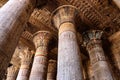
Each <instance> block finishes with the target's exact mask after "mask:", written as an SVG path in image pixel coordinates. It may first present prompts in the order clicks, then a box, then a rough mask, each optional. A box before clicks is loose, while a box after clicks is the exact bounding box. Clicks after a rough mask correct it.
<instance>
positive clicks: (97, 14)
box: [0, 0, 120, 56]
mask: <svg viewBox="0 0 120 80" xmlns="http://www.w3.org/2000/svg"><path fill="white" fill-rule="evenodd" d="M5 2H7V0H1V1H0V6H2V5H3V4H4V3H5ZM64 4H69V5H73V6H76V7H77V8H78V9H79V15H78V18H77V19H76V24H77V26H78V27H77V30H78V36H79V39H78V41H79V44H81V42H82V39H81V35H80V33H83V32H84V31H86V30H88V29H101V30H104V32H105V37H106V38H107V37H109V36H110V35H112V34H113V33H115V32H117V31H118V30H119V29H120V28H119V26H120V10H119V9H118V7H117V6H116V5H115V4H114V3H113V2H112V0H48V1H47V3H46V4H45V5H44V6H43V7H38V8H36V9H35V10H34V11H33V13H32V15H31V17H30V19H29V21H28V22H27V23H26V25H25V26H26V29H25V30H24V32H23V34H22V36H21V39H20V40H21V41H22V42H23V43H24V44H26V45H27V46H29V47H30V48H32V49H34V45H33V43H32V34H34V33H35V32H36V31H39V30H50V31H51V32H52V33H53V35H54V36H55V38H57V35H58V30H57V29H56V28H54V26H53V25H51V22H50V20H51V19H50V16H51V14H52V11H53V10H55V9H56V8H57V7H58V6H60V5H64ZM56 40H57V39H56ZM51 44H52V43H51ZM56 44H57V41H56ZM56 44H55V45H54V46H56ZM52 51H54V50H51V53H53V52H52ZM15 53H16V52H15ZM83 53H84V51H83ZM83 56H87V54H85V55H83Z"/></svg>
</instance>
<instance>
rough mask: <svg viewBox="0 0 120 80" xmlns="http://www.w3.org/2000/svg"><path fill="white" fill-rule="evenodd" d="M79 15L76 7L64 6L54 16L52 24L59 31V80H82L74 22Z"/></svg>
mask: <svg viewBox="0 0 120 80" xmlns="http://www.w3.org/2000/svg"><path fill="white" fill-rule="evenodd" d="M77 13H78V10H77V8H75V7H74V6H71V5H63V6H60V7H59V8H57V9H56V10H55V11H54V12H53V14H52V24H53V25H54V26H55V27H56V28H57V29H58V30H59V43H58V67H57V80H82V70H81V60H80V59H81V58H80V54H79V53H80V52H79V48H78V43H77V38H76V27H75V21H74V20H75V17H76V15H77Z"/></svg>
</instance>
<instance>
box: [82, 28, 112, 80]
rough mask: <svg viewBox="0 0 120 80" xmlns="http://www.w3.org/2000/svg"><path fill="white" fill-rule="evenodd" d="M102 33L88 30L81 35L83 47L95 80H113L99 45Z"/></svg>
mask: <svg viewBox="0 0 120 80" xmlns="http://www.w3.org/2000/svg"><path fill="white" fill-rule="evenodd" d="M102 33H103V32H102V31H100V30H90V31H87V32H85V33H84V34H83V36H84V37H83V40H84V45H85V46H86V49H87V51H88V53H89V56H90V62H91V67H92V71H93V74H94V79H95V80H113V77H112V74H111V71H110V68H109V66H108V63H107V60H106V58H105V55H104V51H103V48H102V43H101V36H102Z"/></svg>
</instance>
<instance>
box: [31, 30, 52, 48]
mask: <svg viewBox="0 0 120 80" xmlns="http://www.w3.org/2000/svg"><path fill="white" fill-rule="evenodd" d="M51 38H52V34H51V33H50V32H49V31H38V32H36V33H35V34H34V35H33V42H34V44H35V47H36V49H37V48H38V47H40V46H46V47H47V46H48V43H49V41H50V39H51Z"/></svg>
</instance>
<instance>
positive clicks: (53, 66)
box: [47, 60, 57, 80]
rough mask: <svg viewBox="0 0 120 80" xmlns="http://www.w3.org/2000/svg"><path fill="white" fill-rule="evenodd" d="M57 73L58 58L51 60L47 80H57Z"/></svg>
mask: <svg viewBox="0 0 120 80" xmlns="http://www.w3.org/2000/svg"><path fill="white" fill-rule="evenodd" d="M56 73H57V62H56V60H49V63H48V72H47V80H56Z"/></svg>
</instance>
